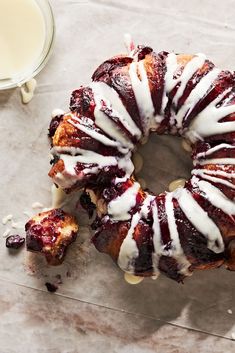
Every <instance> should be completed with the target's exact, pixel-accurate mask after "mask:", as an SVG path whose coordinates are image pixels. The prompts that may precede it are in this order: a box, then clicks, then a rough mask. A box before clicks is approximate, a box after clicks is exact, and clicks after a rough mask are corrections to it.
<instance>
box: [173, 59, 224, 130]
mask: <svg viewBox="0 0 235 353" xmlns="http://www.w3.org/2000/svg"><path fill="white" fill-rule="evenodd" d="M191 61H192V60H191ZM191 61H190V62H191ZM190 62H189V63H190ZM198 69H199V68H198ZM220 72H221V70H219V69H217V68H214V69H212V70H211V71H209V72H208V73H207V74H206V75H205V76H203V77H202V78H201V80H200V81H199V82H198V84H197V85H196V86H195V87H194V89H193V90H192V91H191V92H190V94H189V96H188V98H187V99H186V100H185V102H184V104H183V105H182V106H181V108H180V110H179V111H178V113H177V115H176V117H175V118H176V122H177V127H178V128H182V122H183V119H184V117H185V116H186V115H188V114H190V112H191V111H192V110H193V108H194V107H195V105H196V104H197V103H198V102H199V101H200V100H201V99H202V98H203V97H204V96H205V95H206V93H207V92H208V90H209V88H210V87H211V85H212V83H213V82H214V81H215V79H216V78H217V77H218V75H219V74H220ZM195 119H196V118H195ZM193 121H194V120H193ZM203 125H204V122H203ZM190 129H191V127H190Z"/></svg>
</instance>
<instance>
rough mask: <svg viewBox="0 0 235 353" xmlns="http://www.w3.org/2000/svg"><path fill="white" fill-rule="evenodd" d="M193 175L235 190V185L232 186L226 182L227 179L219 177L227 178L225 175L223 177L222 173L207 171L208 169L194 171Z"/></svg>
mask: <svg viewBox="0 0 235 353" xmlns="http://www.w3.org/2000/svg"><path fill="white" fill-rule="evenodd" d="M191 174H193V175H199V176H200V177H202V178H203V179H206V180H209V181H212V182H214V183H218V184H223V185H225V186H228V187H229V188H231V189H235V185H234V184H232V183H231V182H229V181H228V180H225V179H222V178H219V177H218V176H225V177H226V176H227V175H225V173H224V175H223V174H222V171H210V170H207V169H193V170H192V172H191ZM207 174H211V175H216V177H214V176H210V175H207ZM226 174H227V173H226Z"/></svg>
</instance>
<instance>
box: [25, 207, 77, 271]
mask: <svg viewBox="0 0 235 353" xmlns="http://www.w3.org/2000/svg"><path fill="white" fill-rule="evenodd" d="M25 230H26V247H27V250H29V251H33V252H39V253H41V254H43V255H45V258H46V260H47V262H48V264H50V265H60V264H61V263H62V261H63V259H64V257H65V254H66V250H67V248H68V246H69V245H70V244H71V243H72V242H74V241H75V239H76V237H77V232H78V224H77V222H76V220H75V218H74V217H73V216H71V215H69V214H67V213H65V212H64V211H63V210H62V209H60V208H57V209H53V210H49V211H46V212H41V213H39V214H37V215H36V216H34V217H32V218H31V219H30V220H29V221H28V222H27V223H26V225H25Z"/></svg>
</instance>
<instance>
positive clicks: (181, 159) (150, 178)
mask: <svg viewBox="0 0 235 353" xmlns="http://www.w3.org/2000/svg"><path fill="white" fill-rule="evenodd" d="M141 156H142V158H141ZM142 161H143V163H142ZM133 162H134V164H135V165H136V168H135V176H136V178H137V180H139V181H140V183H141V184H142V186H143V187H144V188H145V187H146V188H148V189H149V190H151V191H152V192H154V193H156V194H159V193H161V192H163V191H165V190H168V186H169V184H170V183H171V182H172V181H173V180H176V179H181V178H183V179H188V178H189V177H190V170H191V169H192V161H191V157H190V153H189V152H186V151H185V150H184V149H183V147H182V138H179V137H175V136H159V135H156V134H151V135H150V136H149V139H148V142H147V143H146V144H145V145H142V146H140V147H139V148H138V150H137V153H136V154H135V155H134V156H133Z"/></svg>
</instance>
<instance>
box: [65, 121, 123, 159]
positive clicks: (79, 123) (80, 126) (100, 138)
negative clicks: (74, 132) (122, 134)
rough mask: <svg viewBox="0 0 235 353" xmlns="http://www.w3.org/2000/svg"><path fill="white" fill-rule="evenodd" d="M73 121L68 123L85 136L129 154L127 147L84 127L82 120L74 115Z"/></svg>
mask: <svg viewBox="0 0 235 353" xmlns="http://www.w3.org/2000/svg"><path fill="white" fill-rule="evenodd" d="M72 119H73V120H75V121H76V122H74V121H73V120H71V119H69V120H68V123H70V124H71V125H73V126H74V127H76V128H77V129H79V130H81V131H83V132H84V133H85V134H87V135H88V136H90V137H92V138H94V139H95V140H96V141H99V142H101V143H102V144H103V145H106V146H110V147H116V148H117V149H118V150H119V151H120V152H121V153H127V152H128V149H127V148H126V147H122V146H121V144H120V142H118V141H113V140H111V139H109V138H108V137H107V136H104V135H103V134H100V133H99V132H98V131H95V130H94V129H93V128H89V127H86V126H84V125H83V122H82V121H81V119H79V118H77V117H76V116H75V115H72Z"/></svg>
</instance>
